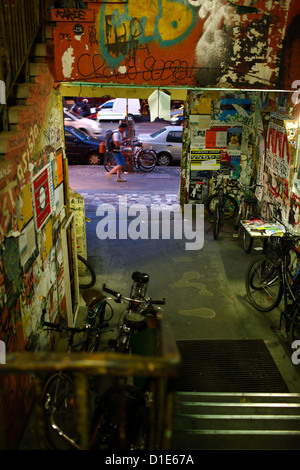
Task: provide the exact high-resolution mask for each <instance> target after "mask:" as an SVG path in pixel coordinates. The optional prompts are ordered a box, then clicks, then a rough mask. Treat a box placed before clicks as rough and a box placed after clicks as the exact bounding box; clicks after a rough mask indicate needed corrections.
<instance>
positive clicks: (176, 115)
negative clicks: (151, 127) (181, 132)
mask: <svg viewBox="0 0 300 470" xmlns="http://www.w3.org/2000/svg"><path fill="white" fill-rule="evenodd" d="M182 122H183V106H181V107H180V108H179V109H173V110H172V111H171V124H172V126H182Z"/></svg>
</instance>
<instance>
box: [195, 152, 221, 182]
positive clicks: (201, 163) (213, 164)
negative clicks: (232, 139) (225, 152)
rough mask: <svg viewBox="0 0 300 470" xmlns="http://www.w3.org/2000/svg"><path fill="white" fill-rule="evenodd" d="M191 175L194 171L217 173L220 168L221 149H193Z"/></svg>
mask: <svg viewBox="0 0 300 470" xmlns="http://www.w3.org/2000/svg"><path fill="white" fill-rule="evenodd" d="M190 153H191V175H192V174H193V172H194V171H209V170H212V171H216V170H219V168H220V159H221V150H220V149H213V150H212V149H200V148H195V147H191V150H190Z"/></svg>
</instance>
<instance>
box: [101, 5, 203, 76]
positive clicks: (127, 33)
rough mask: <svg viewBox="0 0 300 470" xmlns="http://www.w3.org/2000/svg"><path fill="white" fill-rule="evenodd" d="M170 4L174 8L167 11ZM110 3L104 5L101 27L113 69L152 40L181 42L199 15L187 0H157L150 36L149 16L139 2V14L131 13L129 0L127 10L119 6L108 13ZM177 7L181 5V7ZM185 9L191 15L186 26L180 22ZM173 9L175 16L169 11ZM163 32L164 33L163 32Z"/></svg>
mask: <svg viewBox="0 0 300 470" xmlns="http://www.w3.org/2000/svg"><path fill="white" fill-rule="evenodd" d="M167 4H170V5H169V6H170V10H169V9H168V10H167V13H165V12H164V10H163V5H164V6H165V7H166V5H167ZM108 5H111V4H108V3H106V1H105V4H104V5H103V6H102V9H101V13H100V28H99V30H100V44H101V46H100V47H101V53H102V57H103V59H104V61H105V63H106V64H107V65H108V66H109V67H111V68H115V67H117V66H118V65H120V63H121V62H122V61H123V60H124V59H125V58H126V57H133V56H134V55H135V53H136V51H137V50H138V49H147V44H148V43H151V42H154V41H156V42H157V43H158V45H159V46H160V47H170V46H173V45H176V44H179V43H180V42H181V41H183V40H184V39H185V38H187V37H188V35H189V34H190V32H191V31H192V30H193V28H194V26H195V22H196V18H197V15H196V11H195V9H194V8H193V7H192V6H191V5H189V4H188V3H187V2H186V0H156V2H155V6H156V8H155V10H156V11H157V13H156V15H155V18H154V22H153V28H152V32H151V34H148V35H146V33H145V31H146V27H147V25H148V24H147V22H149V18H148V17H146V16H140V17H139V16H138V11H139V10H138V2H137V8H136V10H137V13H136V16H135V17H133V16H132V15H131V14H130V13H129V6H128V3H127V4H126V5H124V12H123V13H120V11H119V9H118V8H116V9H114V10H113V11H112V12H111V13H108V8H107V7H108ZM177 7H180V9H179V8H177ZM182 8H184V10H185V11H186V17H187V18H188V21H187V24H186V25H185V27H184V28H183V29H182V25H180V20H181V17H182ZM176 10H178V15H177V16H178V18H174V16H175V15H176ZM170 11H171V12H172V15H169V14H168V13H169V12H170ZM164 13H165V14H164ZM170 16H171V17H170ZM179 26H181V27H179ZM162 32H164V35H162ZM163 36H164V37H163Z"/></svg>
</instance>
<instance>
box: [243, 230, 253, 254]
mask: <svg viewBox="0 0 300 470" xmlns="http://www.w3.org/2000/svg"><path fill="white" fill-rule="evenodd" d="M252 246H253V238H252V237H251V235H249V233H248V232H247V230H245V229H243V250H244V252H245V253H250V251H251V250H252Z"/></svg>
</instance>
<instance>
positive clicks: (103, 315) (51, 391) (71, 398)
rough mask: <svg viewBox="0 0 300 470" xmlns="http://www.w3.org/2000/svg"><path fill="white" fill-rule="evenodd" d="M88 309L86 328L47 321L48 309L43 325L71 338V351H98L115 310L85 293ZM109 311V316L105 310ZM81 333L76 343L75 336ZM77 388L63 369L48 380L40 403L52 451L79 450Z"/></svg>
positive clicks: (97, 296) (99, 297) (98, 297)
mask: <svg viewBox="0 0 300 470" xmlns="http://www.w3.org/2000/svg"><path fill="white" fill-rule="evenodd" d="M85 298H86V302H87V307H88V313H87V318H86V321H85V324H84V326H83V327H68V326H63V325H61V324H57V323H53V322H48V321H45V315H46V309H43V311H42V317H41V324H42V326H43V327H45V328H46V330H51V331H56V332H59V333H61V334H67V335H68V348H67V351H68V352H74V351H76V352H77V351H86V352H89V353H93V352H94V351H97V350H98V349H99V345H100V340H101V336H102V334H103V332H104V331H103V330H104V328H107V327H108V321H109V320H111V318H112V316H113V310H112V308H111V306H110V305H109V304H107V302H106V299H105V297H104V296H103V295H101V293H100V292H99V291H96V290H91V291H90V292H88V291H87V293H85ZM107 305H108V306H109V308H110V312H109V313H108V314H107V311H106V307H107ZM76 334H79V335H80V334H82V336H83V338H82V339H80V340H79V342H77V343H76V344H75V343H74V341H75V340H74V337H75V335H76ZM76 400H77V395H76V388H75V384H74V382H73V377H72V375H71V374H69V373H66V372H64V371H63V370H61V371H59V372H55V373H54V374H51V375H50V377H48V378H47V379H46V381H45V385H44V387H43V391H42V395H41V404H42V408H43V411H44V415H45V419H46V440H47V446H48V447H49V448H50V449H52V450H65V449H79V445H78V436H77V431H76V429H77V428H76V423H77V415H76Z"/></svg>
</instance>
